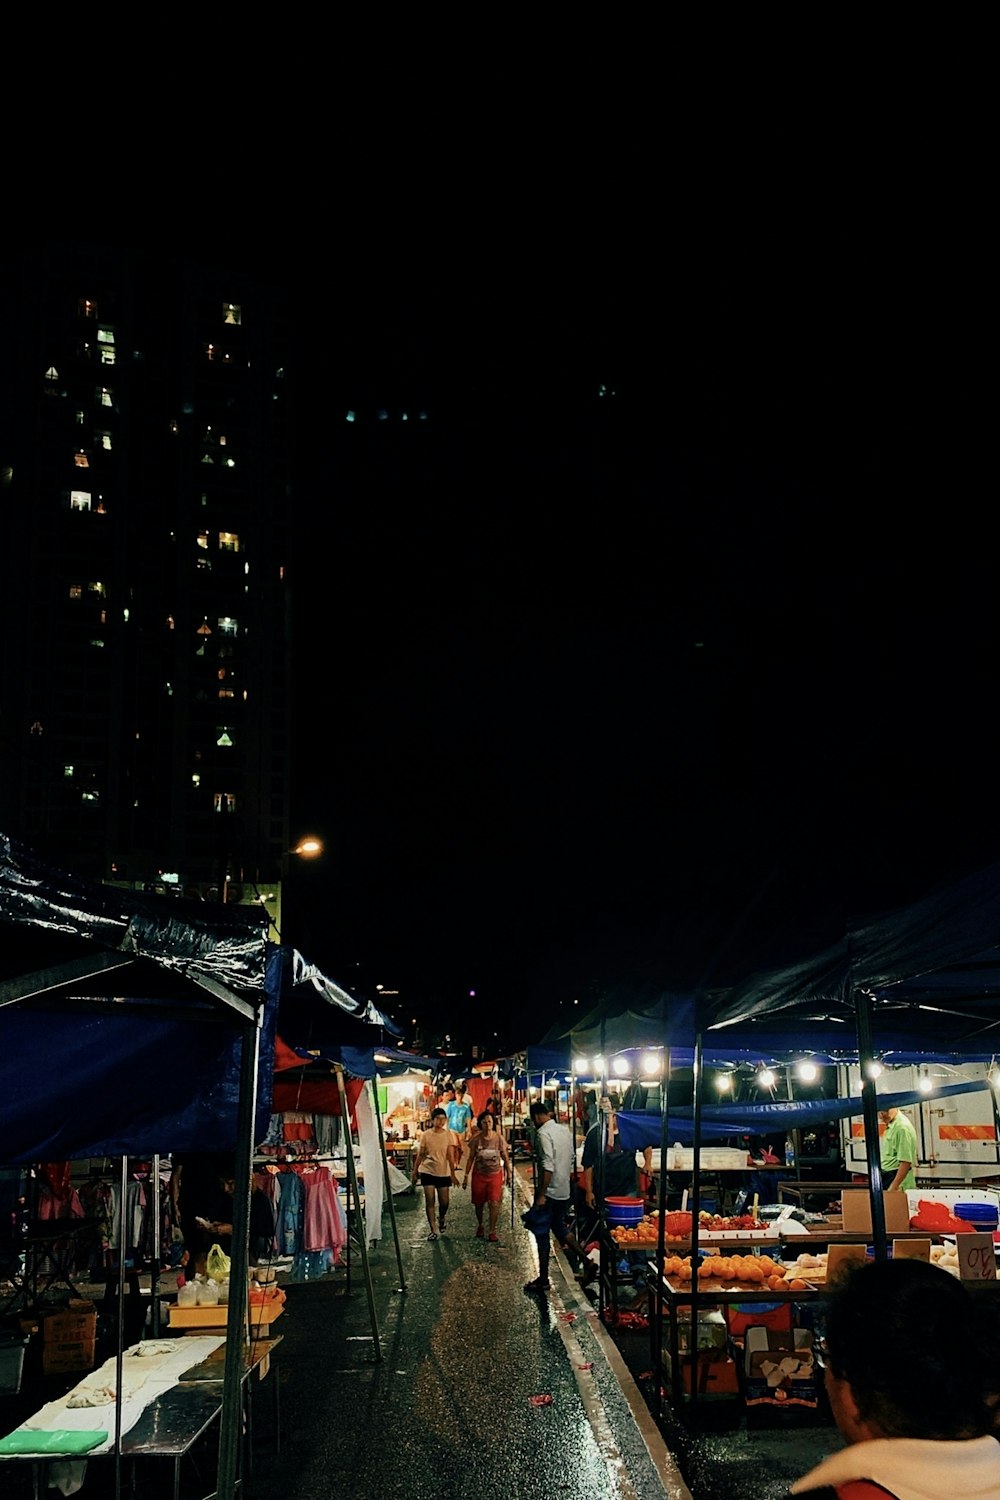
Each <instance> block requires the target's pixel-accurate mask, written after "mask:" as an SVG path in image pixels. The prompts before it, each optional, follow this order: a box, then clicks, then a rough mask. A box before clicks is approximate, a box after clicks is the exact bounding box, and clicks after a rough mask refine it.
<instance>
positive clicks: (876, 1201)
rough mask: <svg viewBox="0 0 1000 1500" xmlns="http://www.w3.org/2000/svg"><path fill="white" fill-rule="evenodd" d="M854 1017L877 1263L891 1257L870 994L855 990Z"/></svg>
mask: <svg viewBox="0 0 1000 1500" xmlns="http://www.w3.org/2000/svg"><path fill="white" fill-rule="evenodd" d="M854 1013H855V1018H856V1024H857V1030H858V1066H859V1067H860V1069H861V1112H862V1115H863V1116H864V1122H865V1153H866V1155H867V1157H868V1192H869V1196H870V1198H871V1205H872V1241H873V1243H874V1246H875V1259H876V1260H885V1259H887V1257H888V1246H887V1242H886V1237H885V1203H884V1201H883V1198H882V1153H881V1150H880V1148H879V1135H878V1098H877V1097H876V1093H875V1079H874V1078H873V1077H872V1063H873V1062H874V1060H875V1054H874V1049H873V1044H872V998H871V995H869V994H868V992H867V990H855V992H854Z"/></svg>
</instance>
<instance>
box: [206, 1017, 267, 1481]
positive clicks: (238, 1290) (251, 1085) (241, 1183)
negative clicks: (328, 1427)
mask: <svg viewBox="0 0 1000 1500" xmlns="http://www.w3.org/2000/svg"><path fill="white" fill-rule="evenodd" d="M262 1014H263V1013H262V1012H261V1013H260V1015H258V1018H257V1021H256V1024H255V1025H252V1026H246V1027H244V1028H243V1034H242V1037H241V1041H240V1097H239V1107H238V1115H237V1124H236V1163H235V1166H234V1168H233V1172H234V1175H235V1182H234V1184H233V1242H232V1248H231V1252H230V1257H229V1306H228V1308H227V1309H226V1362H225V1366H224V1372H223V1377H222V1379H223V1385H222V1413H221V1416H220V1418H219V1471H218V1481H217V1487H216V1491H215V1500H235V1496H236V1489H237V1485H239V1483H240V1477H239V1470H240V1467H241V1466H240V1461H239V1460H240V1440H241V1437H242V1432H243V1371H244V1353H243V1348H244V1342H245V1340H246V1337H247V1320H248V1314H249V1308H250V1301H249V1268H250V1192H251V1187H252V1183H251V1173H252V1172H253V1148H254V1139H253V1137H254V1123H255V1118H256V1113H257V1077H258V1067H259V1061H260V1025H261V1017H262Z"/></svg>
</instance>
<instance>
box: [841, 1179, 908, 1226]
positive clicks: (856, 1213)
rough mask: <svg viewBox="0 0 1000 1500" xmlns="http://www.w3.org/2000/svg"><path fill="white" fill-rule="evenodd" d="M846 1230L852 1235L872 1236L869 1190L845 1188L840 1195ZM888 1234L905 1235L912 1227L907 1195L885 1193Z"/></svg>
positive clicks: (883, 1195) (884, 1203)
mask: <svg viewBox="0 0 1000 1500" xmlns="http://www.w3.org/2000/svg"><path fill="white" fill-rule="evenodd" d="M840 1201H841V1205H842V1209H843V1216H844V1217H843V1223H844V1228H845V1229H848V1230H850V1231H851V1232H852V1233H858V1234H871V1232H872V1205H871V1196H870V1194H869V1192H868V1189H867V1188H860V1189H859V1188H845V1189H844V1191H843V1192H842V1193H841V1195H840ZM882 1204H883V1208H884V1211H885V1232H886V1234H905V1233H906V1231H907V1230H908V1229H909V1227H910V1205H909V1203H908V1202H907V1199H906V1194H905V1193H883V1194H882Z"/></svg>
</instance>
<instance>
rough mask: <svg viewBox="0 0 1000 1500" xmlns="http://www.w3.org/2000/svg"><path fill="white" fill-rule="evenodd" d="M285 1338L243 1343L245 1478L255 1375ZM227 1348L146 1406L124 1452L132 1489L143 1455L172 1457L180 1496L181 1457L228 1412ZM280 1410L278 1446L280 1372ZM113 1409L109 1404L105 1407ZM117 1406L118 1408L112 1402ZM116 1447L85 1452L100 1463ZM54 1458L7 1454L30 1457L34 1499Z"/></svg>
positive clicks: (276, 1417)
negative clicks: (225, 1399)
mask: <svg viewBox="0 0 1000 1500" xmlns="http://www.w3.org/2000/svg"><path fill="white" fill-rule="evenodd" d="M281 1342H282V1335H281V1334H276V1335H275V1336H274V1337H273V1338H262V1339H255V1340H254V1341H253V1342H252V1343H249V1344H245V1345H244V1347H243V1374H242V1377H241V1385H242V1390H243V1396H244V1401H243V1409H244V1417H245V1422H246V1428H245V1438H244V1442H243V1444H242V1476H241V1482H242V1481H245V1480H246V1479H247V1478H248V1477H249V1474H250V1470H251V1464H252V1441H253V1405H254V1402H253V1389H254V1382H253V1377H254V1376H255V1375H256V1376H257V1377H259V1378H261V1379H262V1378H263V1377H264V1376H265V1375H266V1374H267V1373H268V1370H269V1369H270V1363H271V1356H272V1354H273V1353H274V1352H275V1350H276V1349H277V1348H278V1345H279V1344H280V1343H281ZM225 1355H226V1348H225V1345H224V1344H222V1345H221V1346H220V1347H219V1348H218V1349H216V1350H215V1352H214V1353H213V1354H210V1355H209V1357H208V1358H207V1359H205V1360H203V1361H202V1362H201V1363H200V1364H198V1365H192V1367H191V1369H189V1370H186V1371H185V1372H184V1374H183V1375H182V1376H181V1378H180V1379H179V1380H178V1382H177V1384H176V1385H173V1386H171V1387H170V1389H169V1390H168V1391H164V1392H163V1394H162V1395H160V1396H156V1397H155V1398H154V1399H153V1400H152V1401H151V1402H150V1403H149V1405H148V1406H146V1407H145V1409H144V1410H143V1413H142V1415H141V1417H140V1418H139V1420H138V1421H137V1422H136V1424H135V1426H134V1427H132V1428H130V1430H129V1431H128V1432H127V1433H125V1434H124V1435H123V1437H122V1440H121V1457H122V1459H128V1460H129V1461H130V1463H131V1468H132V1482H131V1487H132V1492H133V1493H134V1494H135V1493H138V1491H137V1486H136V1474H135V1465H136V1461H137V1460H140V1459H142V1460H144V1459H166V1460H167V1461H168V1462H169V1463H171V1464H173V1488H172V1492H171V1493H172V1497H173V1500H179V1497H180V1486H181V1460H182V1459H184V1458H186V1457H187V1455H188V1454H189V1453H190V1452H191V1450H192V1448H194V1446H195V1444H196V1443H197V1442H198V1441H199V1439H201V1438H203V1437H204V1436H205V1434H206V1433H207V1432H208V1431H209V1429H210V1428H211V1427H212V1426H213V1424H214V1423H215V1422H216V1421H217V1420H218V1418H219V1416H220V1414H221V1412H222V1385H223V1376H224V1371H225ZM272 1396H273V1403H274V1406H273V1410H274V1433H275V1447H276V1449H278V1450H280V1447H281V1407H280V1396H279V1386H278V1378H277V1375H275V1377H274V1380H273V1381H272ZM101 1410H102V1411H105V1412H106V1411H107V1410H109V1408H102V1409H101ZM111 1410H113V1408H111ZM114 1456H115V1455H114V1452H113V1450H112V1451H111V1452H107V1453H98V1454H94V1455H91V1454H87V1455H84V1457H85V1458H86V1461H87V1462H88V1463H100V1462H102V1461H103V1460H105V1459H109V1458H114ZM56 1461H57V1460H56V1457H55V1456H54V1455H53V1457H52V1458H51V1459H43V1458H38V1457H31V1456H30V1455H29V1456H26V1457H24V1458H10V1459H5V1460H4V1462H6V1463H30V1464H31V1467H32V1493H33V1496H34V1500H41V1496H43V1495H44V1494H46V1493H47V1492H48V1487H47V1477H48V1476H47V1470H48V1465H49V1463H54V1462H56Z"/></svg>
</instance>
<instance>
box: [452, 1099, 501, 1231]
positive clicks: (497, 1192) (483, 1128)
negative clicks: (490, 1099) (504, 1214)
mask: <svg viewBox="0 0 1000 1500" xmlns="http://www.w3.org/2000/svg"><path fill="white" fill-rule="evenodd" d="M476 1123H477V1125H478V1126H479V1129H478V1130H477V1132H476V1134H475V1135H474V1136H473V1137H472V1144H471V1146H470V1147H469V1159H468V1161H467V1162H466V1164H465V1180H464V1182H463V1183H462V1186H463V1187H468V1185H469V1175H470V1173H471V1175H472V1206H473V1208H474V1209H475V1210H476V1239H477V1240H481V1239H482V1237H483V1209H484V1208H485V1207H486V1205H487V1204H489V1209H490V1244H491V1245H495V1244H497V1239H498V1237H497V1220H498V1219H499V1217H500V1200H501V1198H502V1197H503V1189H504V1183H508V1184H509V1183H510V1178H511V1166H510V1151H509V1150H508V1148H507V1142H506V1140H505V1139H504V1136H503V1132H502V1131H500V1130H498V1129H497V1127H496V1122H495V1121H494V1119H493V1116H492V1115H491V1114H490V1112H489V1110H484V1112H483V1113H482V1114H481V1115H480V1116H479V1119H478V1121H477V1122H476Z"/></svg>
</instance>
